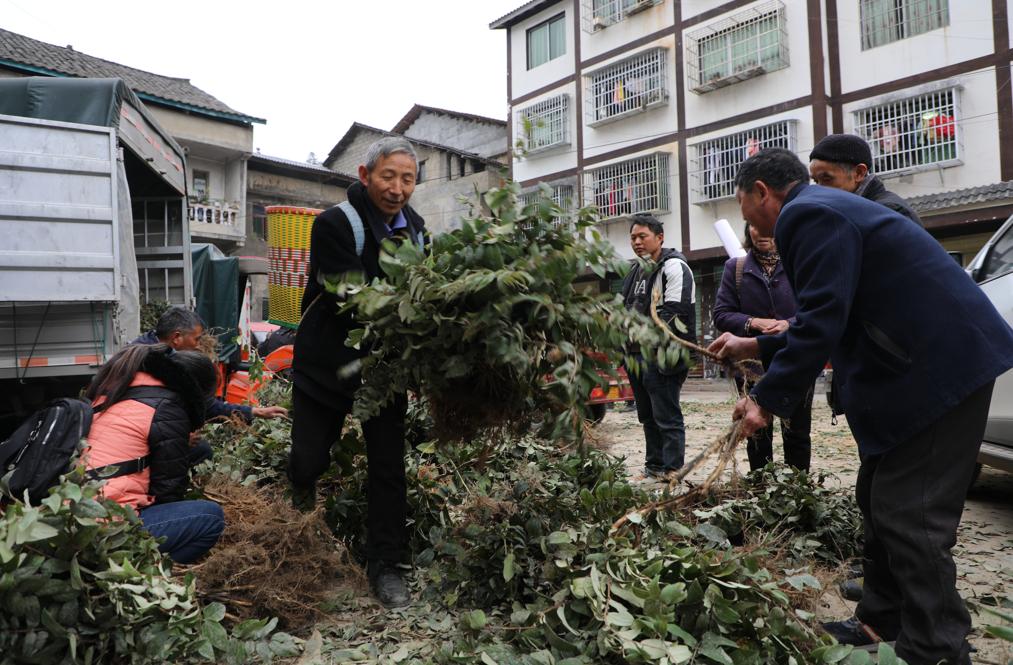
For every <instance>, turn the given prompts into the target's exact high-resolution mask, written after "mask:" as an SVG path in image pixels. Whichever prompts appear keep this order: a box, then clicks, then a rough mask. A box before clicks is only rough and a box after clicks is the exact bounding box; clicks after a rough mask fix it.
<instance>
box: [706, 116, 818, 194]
mask: <svg viewBox="0 0 1013 665" xmlns="http://www.w3.org/2000/svg"><path fill="white" fill-rule="evenodd" d="M798 124H799V121H798V120H797V119H795V118H782V119H781V120H776V121H774V122H768V123H766V124H764V125H757V126H756V127H750V128H748V129H741V130H738V131H736V132H733V133H731V134H724V135H722V136H716V137H713V138H710V139H707V140H706V141H700V142H698V143H692V144H689V146H688V147H689V148H692V150H693V154H692V160H691V162H690V165H691V167H692V170H691V171H690V176H691V177H692V179H693V186H692V187H691V190H690V191H691V193H692V201H693V203H694V204H697V205H703V204H708V203H714V202H716V201H723V200H727V199H731V198H734V197H735V174H736V172H737V171H738V168H739V166H740V165H741V164H742V162H743V161H745V160H746V159H747V158H748V157H749V156H751V155H752V154H755V152H757V151H759V150H762V149H763V148H769V147H781V148H787V149H788V150H791V151H792V152H796V151H797V149H798ZM779 130H780V131H779ZM758 137H759V138H758ZM782 138H783V141H782V140H781V139H782ZM736 139H739V141H738V142H737V141H736ZM750 140H754V141H755V143H750ZM733 144H734V145H733ZM725 146H733V147H725ZM708 148H717V152H716V153H715V154H714V155H713V157H715V158H717V159H718V160H719V162H718V163H717V164H715V165H708V164H707V161H708V160H709V159H711V157H710V156H708V155H705V154H704V153H703V151H704V150H707V149H708ZM739 150H741V151H743V154H741V155H732V152H733V151H736V152H737V151H739ZM728 156H735V157H741V158H740V159H735V160H734V161H729V160H725V159H722V157H728ZM712 170H717V171H718V175H719V179H718V180H717V181H715V182H710V183H708V182H705V179H706V176H707V174H708V172H709V171H712ZM708 188H714V194H713V195H708Z"/></svg>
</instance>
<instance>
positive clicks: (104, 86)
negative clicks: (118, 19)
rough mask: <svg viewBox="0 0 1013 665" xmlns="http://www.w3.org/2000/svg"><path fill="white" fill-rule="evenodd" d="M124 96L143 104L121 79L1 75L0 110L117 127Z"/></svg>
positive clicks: (129, 101)
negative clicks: (11, 76)
mask: <svg viewBox="0 0 1013 665" xmlns="http://www.w3.org/2000/svg"><path fill="white" fill-rule="evenodd" d="M124 100H126V101H127V103H129V104H131V105H133V106H134V107H136V108H142V105H141V103H140V101H138V99H137V97H136V96H135V95H134V93H133V91H132V90H130V88H128V87H127V85H126V84H125V83H123V81H122V80H120V79H71V78H48V77H38V76H32V77H27V78H9V79H0V114H3V115H19V116H23V117H26V118H44V119H46V120H59V121H61V122H77V123H80V124H83V125H99V126H101V127H117V126H119V123H120V106H121V105H122V104H123V102H124Z"/></svg>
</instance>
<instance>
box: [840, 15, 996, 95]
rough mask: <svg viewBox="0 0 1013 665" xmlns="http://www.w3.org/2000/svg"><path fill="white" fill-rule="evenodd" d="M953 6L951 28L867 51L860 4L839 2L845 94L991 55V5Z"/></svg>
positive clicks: (842, 77)
mask: <svg viewBox="0 0 1013 665" xmlns="http://www.w3.org/2000/svg"><path fill="white" fill-rule="evenodd" d="M948 4H949V13H950V25H949V26H947V27H944V28H939V29H936V30H932V31H930V32H926V33H923V34H920V35H914V36H913V37H908V38H906V39H900V40H898V41H895V42H890V43H889V44H883V45H882V46H877V47H875V48H871V49H868V50H866V51H863V50H862V39H861V20H860V19H861V16H860V13H859V6H858V3H857V2H842V1H841V0H838V2H837V17H838V25H839V29H840V40H839V41H840V49H841V88H842V92H845V93H847V92H850V91H852V90H859V89H862V88H867V87H870V86H873V85H876V84H879V83H886V82H889V81H895V80H897V79H900V78H904V77H905V76H911V75H913V74H919V73H922V72H931V71H933V70H935V69H939V68H941V67H945V66H946V65H951V64H954V63H958V62H964V61H965V60H971V59H973V58H977V57H979V56H983V55H988V54H989V53H992V52H993V50H994V48H995V46H994V44H993V43H992V3H990V2H984V1H983V0H960V1H959V2H958V1H956V0H950V2H949V3H948ZM993 87H994V79H993Z"/></svg>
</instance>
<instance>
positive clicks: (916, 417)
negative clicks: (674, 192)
mask: <svg viewBox="0 0 1013 665" xmlns="http://www.w3.org/2000/svg"><path fill="white" fill-rule="evenodd" d="M808 175H809V174H808V172H807V171H806V168H805V167H804V166H803V165H802V163H801V162H800V161H799V160H798V158H797V157H796V156H795V154H794V153H792V152H790V151H788V150H784V149H781V148H768V149H765V150H762V151H760V152H759V153H757V154H756V155H754V156H753V157H750V158H749V159H747V160H746V161H745V162H744V163H743V164H742V167H741V168H740V170H739V173H738V175H737V176H736V179H735V185H736V188H737V193H736V195H737V197H738V200H739V205H740V207H741V209H742V214H743V217H745V218H746V221H748V222H749V223H750V224H752V225H754V226H756V227H757V228H758V229H760V230H761V231H763V232H765V233H773V234H774V238H775V240H776V242H777V247H778V249H779V250H780V253H781V259H782V261H783V262H784V268H785V274H786V275H787V276H788V279H789V280H790V281H791V283H792V286H793V287H794V289H795V295H796V297H797V299H798V304H799V308H798V312H797V314H796V323H795V325H793V326H791V327H790V328H788V330H787V332H785V333H782V334H780V335H776V336H760V337H754V338H740V337H736V336H733V335H731V334H729V333H725V334H723V335H721V337H719V338H718V339H717V340H715V341H714V343H713V344H712V345H711V347H710V348H711V350H712V351H714V352H716V353H718V354H719V355H720V356H722V357H726V358H732V359H742V358H747V357H758V358H760V359H761V360H762V361H763V362H764V364H765V365H766V366H768V370H767V373H766V376H765V377H764V379H763V381H760V382H759V383H758V384H757V385H756V387H754V388H753V390H752V392H751V393H750V395H749V397H748V398H746V399H743V400H741V401H740V402H739V403H738V404H737V405H736V409H735V416H736V417H737V418H740V419H742V422H743V429H744V431H745V432H746V433H747V434H749V433H752V432H753V431H755V430H756V429H758V428H760V427H763V426H766V424H767V423H768V422H769V421H770V417H771V415H778V416H782V417H783V416H786V415H788V414H790V413H791V411H792V410H793V409H794V408H795V405H796V404H798V402H799V400H800V399H802V397H803V396H804V395H805V392H806V391H807V390H808V389H809V386H811V385H812V383H813V380H814V379H815V378H816V376H817V374H819V372H820V370H821V369H822V367H823V364H824V362H825V361H826V358H827V356H830V358H831V360H832V361H833V364H834V368H835V371H836V372H839V373H840V376H841V379H842V381H841V390H842V399H843V404H844V409H845V413H846V414H847V417H848V424H849V426H850V427H851V431H852V434H853V435H854V437H855V440H856V441H857V442H858V449H859V453H860V456H861V460H862V461H861V467H860V468H859V471H858V479H857V481H856V488H855V494H856V496H857V499H858V504H859V507H860V508H861V510H862V516H863V520H864V526H865V538H866V556H867V558H866V560H865V562H864V563H865V565H864V572H865V593H864V595H863V597H862V600H861V601H860V602H859V604H858V607H857V608H856V611H855V617H853V618H852V619H849V620H846V621H837V622H831V623H829V624H824V628H826V630H827V631H828V632H830V633H831V634H832V635H834V636H835V637H836V638H837V639H838V641H840V642H844V643H847V644H853V645H857V646H866V645H870V644H871V643H874V642H876V641H879V640H893V639H896V641H897V655H898V656H901V657H902V658H904V659H905V660H906V661H907V662H908V663H910V664H911V665H922V664H928V663H933V664H935V663H940V662H945V663H951V664H952V663H960V664H962V665H967V664H968V663H970V658H969V655H968V654H969V649H970V647H969V645H968V644H967V640H966V637H967V633H968V631H969V630H970V627H971V621H970V616H969V615H968V612H967V608H966V607H965V606H964V603H963V601H962V600H961V598H960V596H959V595H958V594H957V589H956V568H955V566H954V563H953V557H952V554H951V549H952V547H953V545H954V544H955V543H956V538H957V526H958V524H959V523H960V515H961V511H962V509H963V505H964V499H965V497H966V494H967V487H968V485H969V483H970V480H971V475H972V473H973V471H974V466H975V461H976V458H977V454H978V448H979V446H980V445H981V437H982V434H983V433H984V430H985V419H986V418H987V416H988V408H989V401H990V398H991V395H992V387H993V385H994V383H995V378H996V377H997V376H999V375H1000V374H1002V373H1003V372H1005V371H1006V370H1007V369H1009V368H1010V367H1013V330H1011V329H1010V327H1009V326H1008V325H1007V324H1006V322H1005V321H1004V320H1003V319H1002V317H1001V316H1000V315H999V313H998V312H996V310H995V307H993V306H992V304H991V303H990V302H989V301H988V299H987V298H986V297H985V294H984V293H982V291H981V289H979V288H978V287H977V285H975V284H974V282H972V281H971V279H970V278H969V277H968V276H967V275H966V274H965V273H964V272H963V270H961V269H960V267H959V266H958V265H957V264H956V263H954V261H953V260H952V259H951V258H950V257H949V256H948V255H947V254H946V252H945V251H943V249H942V248H941V247H940V246H939V243H937V242H936V241H935V240H933V239H932V237H931V236H930V235H929V234H927V233H925V232H924V231H923V230H921V229H919V228H917V227H915V226H914V225H913V224H911V223H910V222H909V221H908V220H907V219H906V218H905V217H903V216H901V215H898V214H897V213H895V212H893V211H892V210H889V209H888V208H886V207H884V206H881V205H878V204H875V203H872V202H871V201H867V200H865V199H862V198H860V197H858V196H854V195H852V194H849V193H847V192H842V191H840V190H837V189H832V188H829V187H814V186H811V185H808V184H807V183H806V181H807V180H808Z"/></svg>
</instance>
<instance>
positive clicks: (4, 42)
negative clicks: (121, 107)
mask: <svg viewBox="0 0 1013 665" xmlns="http://www.w3.org/2000/svg"><path fill="white" fill-rule="evenodd" d="M0 67H8V68H13V69H20V70H21V71H24V72H26V73H32V74H43V75H49V76H73V77H78V78H120V79H123V80H124V81H125V82H126V84H127V85H129V86H130V88H131V89H132V90H133V91H134V92H135V93H137V95H138V96H139V97H140V98H141V99H142V100H144V101H151V102H153V103H161V104H163V105H167V106H175V107H181V108H185V109H187V110H190V111H193V112H195V113H204V114H205V115H210V116H213V117H220V118H224V119H226V120H232V121H234V122H243V123H254V122H257V123H264V122H265V121H264V120H263V119H261V118H255V117H253V116H249V115H246V114H244V113H240V112H239V111H236V110H235V109H233V108H231V107H229V106H228V105H226V104H224V103H222V102H221V101H219V100H218V99H216V98H214V97H212V96H211V95H209V94H208V93H206V92H204V91H203V90H201V89H200V88H198V87H197V86H195V85H193V84H192V83H190V81H189V80H188V79H181V78H172V77H170V76H160V75H159V74H152V73H151V72H146V71H144V70H141V69H134V68H133V67H127V66H126V65H121V64H118V63H115V62H110V61H108V60H103V59H101V58H96V57H94V56H91V55H88V54H86V53H80V52H78V51H75V50H74V49H73V48H70V47H63V46H55V45H53V44H47V43H46V42H40V41H38V40H37V39H32V38H30V37H25V36H24V35H19V34H17V33H16V32H10V31H9V30H3V29H0Z"/></svg>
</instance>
